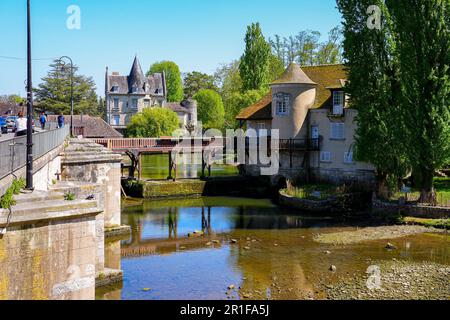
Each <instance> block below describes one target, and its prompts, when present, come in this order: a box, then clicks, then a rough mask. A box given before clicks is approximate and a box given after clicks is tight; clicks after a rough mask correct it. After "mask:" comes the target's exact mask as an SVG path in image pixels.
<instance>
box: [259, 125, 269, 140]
mask: <svg viewBox="0 0 450 320" xmlns="http://www.w3.org/2000/svg"><path fill="white" fill-rule="evenodd" d="M258 136H260V137H265V136H267V130H266V124H265V123H264V122H259V123H258Z"/></svg>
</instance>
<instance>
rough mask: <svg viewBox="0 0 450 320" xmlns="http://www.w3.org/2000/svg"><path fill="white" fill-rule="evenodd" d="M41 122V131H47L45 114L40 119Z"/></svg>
mask: <svg viewBox="0 0 450 320" xmlns="http://www.w3.org/2000/svg"><path fill="white" fill-rule="evenodd" d="M39 122H40V123H41V129H42V130H45V124H46V123H47V116H46V115H45V113H44V112H42V113H41V116H40V118H39Z"/></svg>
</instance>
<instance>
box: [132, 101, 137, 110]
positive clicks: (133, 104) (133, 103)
mask: <svg viewBox="0 0 450 320" xmlns="http://www.w3.org/2000/svg"><path fill="white" fill-rule="evenodd" d="M131 108H133V109H134V110H137V109H138V99H133V100H131Z"/></svg>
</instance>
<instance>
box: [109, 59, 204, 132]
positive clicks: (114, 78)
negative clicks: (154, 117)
mask: <svg viewBox="0 0 450 320" xmlns="http://www.w3.org/2000/svg"><path fill="white" fill-rule="evenodd" d="M105 101H106V122H107V123H108V124H109V125H111V126H112V127H113V128H114V129H116V130H117V131H119V132H123V131H124V129H126V127H127V125H128V124H129V123H130V120H131V117H132V116H134V115H135V114H138V113H140V112H142V110H143V109H144V108H152V107H167V108H169V109H171V110H173V111H175V112H176V113H177V115H178V117H179V119H180V126H181V127H184V126H186V125H187V124H189V123H194V124H196V123H197V106H196V103H195V102H193V101H184V102H182V103H167V87H166V77H165V74H164V73H155V74H152V75H150V76H148V77H146V76H145V75H144V73H143V72H142V68H141V65H140V63H139V59H138V58H137V57H135V59H134V62H133V66H132V67H131V71H130V74H129V75H128V76H121V75H120V74H119V73H118V72H113V73H112V74H111V75H110V74H109V72H108V68H106V78H105Z"/></svg>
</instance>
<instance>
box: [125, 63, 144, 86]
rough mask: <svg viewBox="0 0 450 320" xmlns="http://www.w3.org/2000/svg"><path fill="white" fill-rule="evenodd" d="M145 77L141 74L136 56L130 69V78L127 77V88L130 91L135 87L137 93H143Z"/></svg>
mask: <svg viewBox="0 0 450 320" xmlns="http://www.w3.org/2000/svg"><path fill="white" fill-rule="evenodd" d="M144 85H145V76H144V72H142V68H141V64H140V63H139V59H138V57H137V56H135V58H134V62H133V66H132V67H131V71H130V76H129V77H128V86H129V88H130V90H131V89H132V88H133V87H136V88H137V89H138V91H145V88H144Z"/></svg>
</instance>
